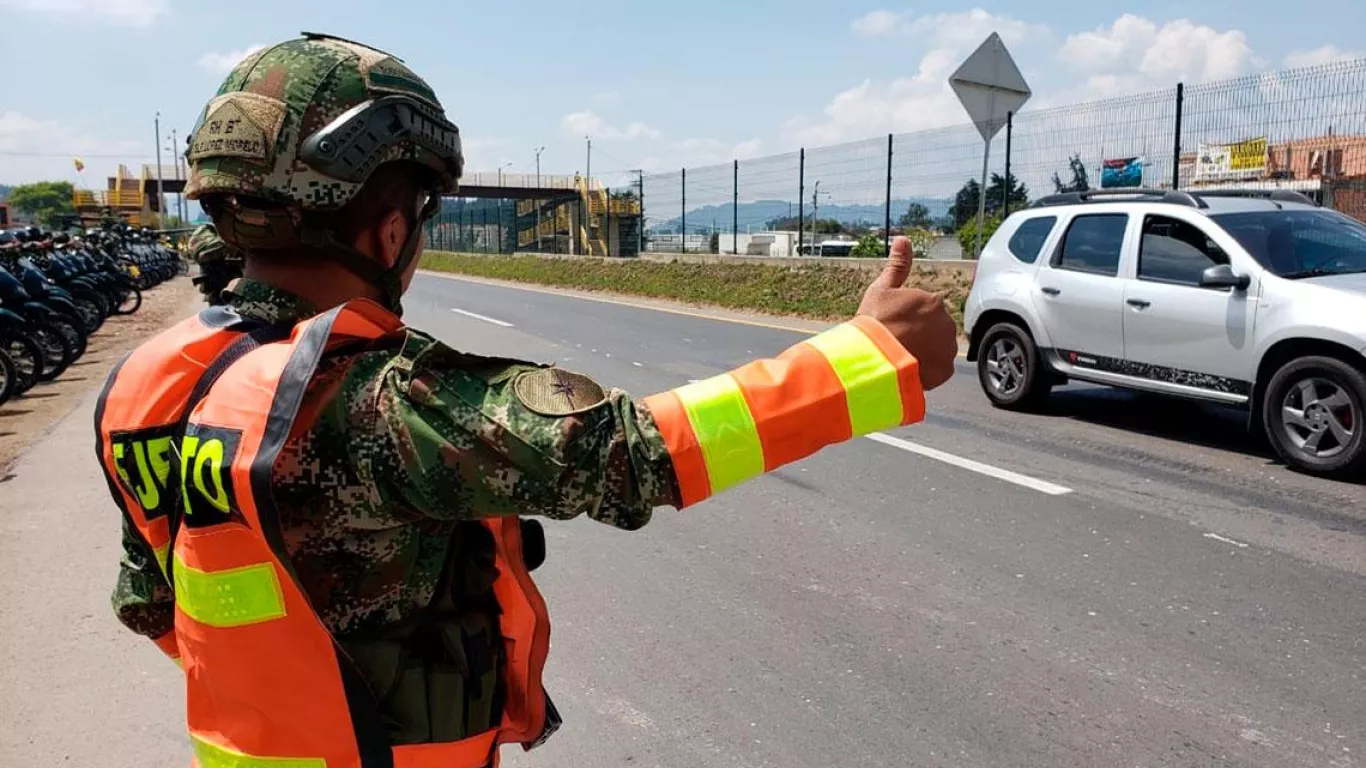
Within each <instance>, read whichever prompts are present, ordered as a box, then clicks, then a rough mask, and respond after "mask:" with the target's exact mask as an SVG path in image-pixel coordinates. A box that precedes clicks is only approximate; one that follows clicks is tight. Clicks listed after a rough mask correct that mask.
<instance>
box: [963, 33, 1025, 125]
mask: <svg viewBox="0 0 1366 768" xmlns="http://www.w3.org/2000/svg"><path fill="white" fill-rule="evenodd" d="M949 85H950V86H952V88H953V92H954V93H955V94H957V95H958V101H959V102H961V103H962V104H963V109H965V110H967V113H968V117H970V118H972V122H973V124H975V125H976V126H977V130H978V131H979V132H980V133H981V134H982V138H983V139H985V140H986V141H991V137H993V136H995V135H996V134H997V133H998V132H999V131H1000V130H1001V129H1002V128H1004V127H1005V124H1006V115H1008V114H1010V113H1012V112H1019V111H1020V107H1023V106H1024V104H1025V102H1026V101H1029V97H1030V96H1032V95H1033V93H1032V92H1031V91H1030V90H1029V85H1028V84H1027V83H1026V82H1025V79H1024V75H1021V74H1020V68H1019V67H1017V66H1015V60H1014V59H1012V58H1011V57H1010V51H1007V50H1006V44H1005V43H1004V42H1002V40H1001V36H1000V35H998V34H996V33H995V32H992V33H991V37H988V38H987V39H986V41H985V42H983V43H982V44H981V45H980V46H978V48H977V50H975V51H973V52H972V55H971V56H969V57H968V59H967V61H964V62H963V64H962V66H960V67H959V68H958V71H957V72H954V73H953V74H952V75H951V76H949Z"/></svg>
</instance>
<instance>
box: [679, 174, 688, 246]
mask: <svg viewBox="0 0 1366 768" xmlns="http://www.w3.org/2000/svg"><path fill="white" fill-rule="evenodd" d="M679 189H680V190H682V193H681V197H682V200H683V204H682V205H681V206H680V207H681V208H682V209H683V218H682V220H681V223H680V224H679V226H678V229H679V231H680V232H682V234H681V235H680V236H679V241H678V242H679V248H680V251H679V252H680V253H687V252H688V169H687V168H684V169H683V178H682V181H680V182H679Z"/></svg>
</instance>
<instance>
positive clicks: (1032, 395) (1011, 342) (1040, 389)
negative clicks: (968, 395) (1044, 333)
mask: <svg viewBox="0 0 1366 768" xmlns="http://www.w3.org/2000/svg"><path fill="white" fill-rule="evenodd" d="M1006 363H1009V365H1006ZM1050 373H1051V372H1050V371H1045V370H1044V363H1043V359H1042V358H1040V356H1039V350H1038V348H1037V347H1035V346H1034V338H1033V337H1032V336H1030V335H1029V332H1028V331H1026V330H1025V329H1023V328H1021V327H1020V326H1018V325H1016V324H1015V323H1010V322H1005V323H997V324H996V325H993V326H991V328H989V329H987V332H986V333H985V334H984V335H983V336H982V345H981V348H980V351H979V352H978V355H977V381H978V383H979V384H981V386H982V392H984V393H985V394H986V396H987V399H988V400H990V401H991V404H992V405H994V406H996V407H997V408H1002V409H1005V410H1011V411H1023V410H1031V409H1034V408H1037V407H1039V406H1040V405H1042V404H1043V402H1044V401H1045V400H1047V399H1048V394H1049V392H1050V391H1052V389H1053V380H1052V378H1051V376H1050Z"/></svg>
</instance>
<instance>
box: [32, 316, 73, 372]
mask: <svg viewBox="0 0 1366 768" xmlns="http://www.w3.org/2000/svg"><path fill="white" fill-rule="evenodd" d="M31 333H32V335H33V340H34V341H35V342H37V343H38V346H39V347H41V348H42V350H43V372H42V373H41V374H39V375H38V380H39V381H52V380H53V379H55V378H57V377H58V376H61V375H62V374H63V373H66V369H67V368H68V367H69V366H70V365H71V361H72V360H74V359H75V355H74V352H75V350H74V349H72V347H71V345H70V342H68V341H67V340H66V336H64V335H62V332H61V331H59V330H57V327H56V326H54V325H52V324H50V323H42V324H41V325H37V326H35V327H34V328H33V330H32V331H31Z"/></svg>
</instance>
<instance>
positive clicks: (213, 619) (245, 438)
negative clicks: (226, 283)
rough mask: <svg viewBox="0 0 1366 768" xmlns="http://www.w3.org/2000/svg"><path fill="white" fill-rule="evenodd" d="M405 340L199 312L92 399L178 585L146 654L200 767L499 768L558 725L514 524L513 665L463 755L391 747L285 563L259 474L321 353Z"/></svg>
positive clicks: (352, 312) (378, 315)
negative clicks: (491, 718) (170, 688)
mask: <svg viewBox="0 0 1366 768" xmlns="http://www.w3.org/2000/svg"><path fill="white" fill-rule="evenodd" d="M401 328H402V325H401V323H400V321H399V320H398V318H397V317H396V316H394V315H393V314H392V313H390V312H387V311H385V310H384V309H382V308H381V307H379V306H378V305H377V304H374V303H373V302H369V301H353V302H351V303H348V304H345V305H343V306H340V307H337V308H335V309H332V310H330V311H328V312H326V313H323V314H321V315H317V316H315V317H313V318H311V319H309V320H307V321H304V322H302V323H299V324H298V325H295V326H294V327H293V328H292V329H286V330H285V331H274V329H269V328H265V327H262V326H261V325H259V324H255V323H253V322H252V321H248V320H243V319H242V318H241V317H239V316H238V315H236V314H235V313H233V312H231V311H230V310H227V309H224V308H211V309H207V310H205V311H204V312H201V313H200V314H199V315H198V316H196V317H193V318H190V319H188V320H185V321H184V322H182V323H180V324H178V325H176V326H174V327H173V328H171V329H170V330H168V331H166V332H164V333H162V334H160V335H159V336H157V337H156V338H154V339H153V340H151V341H149V342H147V343H146V344H144V345H143V346H141V347H139V348H138V349H136V350H134V351H133V352H132V353H131V354H130V355H129V356H128V357H127V358H125V359H124V361H123V362H122V363H120V364H119V366H118V367H117V368H116V369H115V370H114V372H113V373H112V374H111V375H110V378H109V381H108V383H107V384H106V386H105V390H104V392H103V394H102V395H101V396H100V400H99V404H98V406H97V410H96V415H95V423H96V428H97V430H98V435H99V442H98V446H97V449H98V453H99V456H100V460H101V462H102V465H103V468H104V471H105V475H106V478H107V479H108V481H109V486H110V492H111V494H113V496H114V497H115V498H116V499H117V500H118V501H119V506H120V507H121V509H122V511H123V514H124V515H125V516H126V518H127V520H128V521H129V522H130V523H131V525H132V527H134V528H135V529H136V530H137V532H138V534H139V535H140V536H141V537H142V538H143V539H144V541H145V543H146V544H147V545H148V548H149V549H150V550H151V551H152V552H154V553H155V556H156V559H157V562H158V564H159V565H160V567H161V569H162V572H163V573H165V574H166V575H167V577H168V580H169V581H170V583H171V584H172V586H173V591H174V595H175V629H174V631H173V632H172V633H168V635H167V636H166V637H162V638H158V639H157V640H156V642H157V645H158V647H160V648H161V649H162V650H163V651H164V652H165V653H166V654H167V655H168V656H171V657H172V658H175V659H176V660H177V661H178V662H179V663H180V665H181V667H182V668H183V669H184V671H185V681H186V692H187V698H186V709H187V721H188V726H189V732H190V739H191V744H192V748H193V753H194V756H195V764H196V765H198V766H200V768H282V767H283V766H286V765H288V766H290V768H438V766H439V767H440V768H480V767H481V766H488V765H497V763H498V755H497V749H498V746H499V745H500V744H510V743H519V744H522V745H523V746H524V748H526V749H531V748H533V747H535V746H537V745H539V744H540V743H542V742H544V740H545V739H546V738H548V737H549V735H550V734H551V733H552V732H553V730H554V729H555V728H556V727H557V726H558V715H557V714H555V713H554V710H553V705H550V704H549V700H548V698H547V697H546V695H545V692H544V689H543V688H542V686H541V673H542V669H543V668H544V665H545V659H546V654H547V652H548V650H549V643H550V622H549V618H548V616H547V613H546V607H545V602H544V601H543V600H542V598H541V595H540V593H539V592H538V591H537V589H536V586H535V584H534V583H533V582H532V580H531V576H530V574H529V573H528V571H527V567H526V563H525V562H524V560H523V552H522V528H521V525H520V523H519V521H518V519H517V518H516V517H500V518H490V519H487V520H485V521H483V524H484V525H485V526H486V527H487V528H488V529H489V531H490V533H491V534H492V536H493V539H494V547H495V554H496V567H497V569H498V577H497V580H496V581H495V583H494V587H493V590H494V595H495V596H496V598H497V600H498V603H499V610H500V612H501V615H500V618H499V622H500V625H501V631H502V635H503V638H504V649H505V657H506V660H507V661H506V664H505V666H504V669H503V670H502V684H503V686H504V690H505V698H504V705H503V715H502V721H501V723H500V725H499V726H498V727H497V728H494V729H492V730H489V731H487V732H484V733H481V734H477V735H475V736H472V737H470V738H467V739H464V740H462V741H458V742H451V743H437V744H421V745H405V746H391V745H390V743H389V740H388V737H387V735H386V732H385V729H384V727H383V723H382V721H381V715H380V709H379V705H378V703H377V701H376V699H375V696H374V694H373V693H372V692H371V691H370V690H369V687H368V686H367V685H366V683H365V682H364V680H363V679H362V678H361V676H360V673H359V671H358V670H357V668H356V666H355V664H354V663H353V662H352V661H351V660H350V659H349V658H348V657H347V655H346V654H345V653H344V652H343V651H342V650H341V648H340V646H339V645H338V642H337V640H336V638H335V637H334V636H333V635H332V634H331V633H330V632H329V631H328V630H327V628H326V627H325V626H324V625H323V623H322V621H321V620H320V618H319V617H318V614H317V613H316V612H315V611H314V610H313V608H312V606H311V605H310V604H309V600H308V597H307V594H306V592H305V591H304V589H303V588H302V586H301V585H300V584H299V582H298V579H297V577H296V575H295V573H294V571H293V569H292V567H291V565H290V561H289V557H288V553H287V550H286V548H285V544H284V541H283V539H282V535H281V531H280V526H279V524H278V518H277V514H276V510H275V507H274V502H273V499H272V495H271V472H272V468H273V466H274V463H275V460H276V457H277V456H278V455H279V453H280V450H281V449H282V448H283V447H284V444H285V441H286V440H287V439H288V437H289V434H290V431H291V428H292V426H293V424H294V421H295V418H296V417H297V415H298V411H299V408H300V404H301V403H302V401H303V399H304V392H305V389H306V387H307V385H308V383H309V381H310V379H311V378H312V376H313V373H314V371H315V370H316V368H317V365H318V362H319V360H320V359H321V358H322V357H323V355H325V354H327V353H329V352H334V351H336V350H338V349H339V348H342V347H352V346H363V345H365V344H366V343H368V342H373V341H376V340H378V339H380V338H382V337H384V336H386V335H389V334H393V333H397V332H399V331H400V330H401ZM286 333H287V336H286V335H285V334H286ZM187 406H190V407H189V409H188V410H189V412H188V413H186V411H187ZM174 494H179V495H180V498H179V500H178V503H176V501H177V500H176V499H175V498H174V496H173V495H174Z"/></svg>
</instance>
